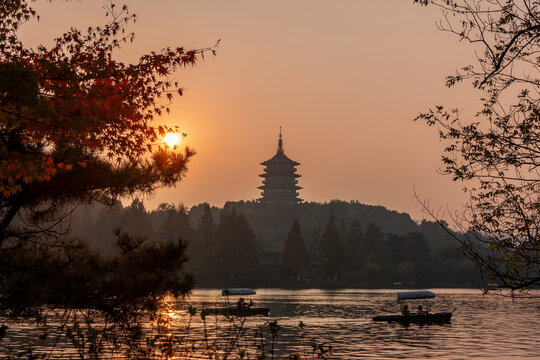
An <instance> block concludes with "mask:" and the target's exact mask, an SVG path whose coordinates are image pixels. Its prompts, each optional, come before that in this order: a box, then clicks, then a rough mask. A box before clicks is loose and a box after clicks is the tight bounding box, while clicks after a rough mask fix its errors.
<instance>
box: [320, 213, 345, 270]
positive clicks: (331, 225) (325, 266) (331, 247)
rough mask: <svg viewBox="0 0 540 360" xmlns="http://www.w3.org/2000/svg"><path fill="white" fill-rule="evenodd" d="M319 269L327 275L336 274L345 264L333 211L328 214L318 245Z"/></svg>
mask: <svg viewBox="0 0 540 360" xmlns="http://www.w3.org/2000/svg"><path fill="white" fill-rule="evenodd" d="M319 257H320V261H321V269H322V271H323V272H324V273H326V274H328V275H338V274H340V273H341V271H342V270H343V267H344V265H345V252H344V249H343V245H342V243H341V239H340V238H339V234H338V231H337V228H336V218H335V216H334V213H333V212H332V213H331V214H330V217H329V218H328V223H327V224H326V228H325V229H324V233H323V235H322V238H321V245H320V254H319Z"/></svg>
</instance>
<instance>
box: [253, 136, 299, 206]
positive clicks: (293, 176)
mask: <svg viewBox="0 0 540 360" xmlns="http://www.w3.org/2000/svg"><path fill="white" fill-rule="evenodd" d="M261 165H264V170H263V173H262V174H261V175H259V176H260V177H262V178H264V180H263V182H262V183H263V184H262V185H261V186H259V189H261V190H262V192H261V195H262V197H261V198H259V201H261V202H268V201H286V202H294V203H298V202H301V201H302V199H300V198H299V197H298V195H299V193H298V190H300V189H302V187H300V186H298V180H297V178H299V177H300V176H301V175H299V174H297V173H296V166H298V165H300V163H298V162H296V161H294V160H291V159H289V158H288V157H287V155H285V153H284V152H283V139H282V138H281V128H280V131H279V141H278V149H277V152H276V155H274V156H273V157H272V158H271V159H270V160H267V161H265V162H262V163H261Z"/></svg>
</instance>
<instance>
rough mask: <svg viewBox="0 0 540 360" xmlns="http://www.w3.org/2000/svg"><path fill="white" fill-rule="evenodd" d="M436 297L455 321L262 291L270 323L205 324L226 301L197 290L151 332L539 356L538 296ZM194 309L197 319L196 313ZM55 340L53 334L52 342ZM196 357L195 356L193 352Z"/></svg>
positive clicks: (383, 354) (442, 293)
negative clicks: (411, 318)
mask: <svg viewBox="0 0 540 360" xmlns="http://www.w3.org/2000/svg"><path fill="white" fill-rule="evenodd" d="M434 292H435V293H436V294H437V298H435V299H433V300H432V301H431V303H432V305H431V310H432V311H452V312H453V313H454V315H453V317H452V322H451V323H450V324H443V325H418V324H410V326H403V325H401V324H398V323H384V322H382V323H379V322H373V321H372V320H371V318H372V317H373V316H374V315H378V314H382V313H397V312H398V311H399V306H398V304H397V302H396V296H395V292H394V291H393V290H353V289H349V290H317V289H312V290H282V289H263V290H259V291H258V294H257V295H256V296H254V297H253V300H254V301H255V302H256V306H261V307H269V308H270V316H269V317H268V318H262V317H253V318H247V319H245V322H243V320H241V319H237V318H231V319H230V320H229V321H226V320H224V319H223V318H221V319H218V318H215V317H208V318H207V319H206V322H203V321H202V320H201V317H200V316H199V313H200V309H201V308H203V307H214V306H216V304H218V305H219V304H223V302H224V300H223V298H222V297H221V291H220V290H197V291H195V292H194V293H193V294H192V295H191V296H190V297H189V298H188V299H186V300H184V301H181V302H177V301H176V300H175V299H173V298H169V299H166V301H165V302H164V303H163V309H162V311H161V313H160V314H161V316H159V317H158V318H156V319H152V320H149V322H148V326H147V331H149V332H151V331H153V330H152V329H153V328H154V327H155V325H157V324H158V323H159V324H160V325H164V329H165V331H166V333H164V335H165V336H166V338H167V339H169V338H170V339H176V340H178V342H179V343H181V344H184V345H186V344H187V345H186V346H192V347H193V348H194V349H196V350H195V351H196V352H197V353H198V354H200V355H202V354H203V352H204V351H207V350H208V348H211V347H212V346H214V348H216V349H217V348H219V347H220V346H221V348H226V347H227V346H228V345H227V341H229V340H230V339H231V337H233V338H234V337H236V336H239V338H240V340H239V341H240V345H241V346H242V347H244V348H250V349H257V346H260V344H261V342H260V340H261V336H263V337H264V339H265V340H266V345H265V346H266V351H269V350H270V348H269V344H270V341H271V337H270V336H269V333H268V328H269V325H268V322H270V321H274V320H277V324H279V326H280V327H281V330H280V333H279V337H278V338H277V339H276V348H275V351H276V353H277V355H279V356H281V355H288V354H291V353H293V352H295V351H298V352H300V353H306V354H309V353H310V352H311V342H312V340H313V339H315V340H316V341H317V343H319V344H321V343H324V344H331V345H332V347H333V357H332V358H335V359H417V358H426V357H436V358H438V359H464V358H480V359H508V358H520V359H521V358H538V351H537V345H538V343H539V342H540V334H539V331H538V329H540V316H539V315H540V301H539V300H538V299H520V300H518V301H516V302H512V300H511V299H506V298H497V297H491V296H483V295H482V294H481V293H480V292H479V291H475V290H463V289H455V290H448V289H440V290H434ZM537 295H540V293H537ZM195 308H196V309H197V314H196V315H195V316H191V315H193V314H194V311H195ZM52 322H54V319H51V323H52ZM299 322H302V323H304V324H305V328H301V327H300V326H299ZM261 329H265V330H266V332H265V335H261V334H260V333H259V332H260V330H261ZM54 335H56V334H53V333H51V334H50V335H49V339H51V338H53V336H54ZM39 336H40V333H39V329H36V328H35V327H34V326H32V325H31V324H20V325H18V326H17V327H16V328H10V331H9V333H8V334H7V336H6V339H4V340H3V341H1V342H0V358H2V356H3V355H5V354H6V352H5V351H6V349H7V346H8V345H9V346H14V345H16V344H23V345H24V344H28V342H33V344H34V345H35V348H36V349H37V350H39V349H41V350H45V348H46V346H47V344H46V341H41V340H39ZM209 344H210V345H211V346H209ZM182 349H184V350H182ZM186 349H187V347H186V348H181V349H180V350H178V351H177V352H176V355H177V357H178V358H182V355H183V354H184V355H185V354H187V352H185V353H184V352H183V351H187V350H186ZM253 351H255V350H253ZM56 354H57V358H69V356H70V355H75V353H74V352H73V349H71V350H70V349H69V347H65V348H64V347H63V345H62V346H60V349H59V351H56ZM253 354H254V352H252V353H251V355H250V357H251V358H253V357H254V356H253ZM267 354H268V352H267ZM190 358H196V357H195V356H193V355H190ZM206 358H208V357H207V356H206Z"/></svg>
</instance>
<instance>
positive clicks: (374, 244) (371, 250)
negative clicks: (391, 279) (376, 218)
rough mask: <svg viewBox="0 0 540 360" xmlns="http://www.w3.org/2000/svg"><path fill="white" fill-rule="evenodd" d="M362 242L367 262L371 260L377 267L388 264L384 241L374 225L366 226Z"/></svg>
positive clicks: (388, 257) (388, 255)
mask: <svg viewBox="0 0 540 360" xmlns="http://www.w3.org/2000/svg"><path fill="white" fill-rule="evenodd" d="M364 242H365V254H366V255H367V257H368V260H369V259H370V258H371V260H374V261H375V262H376V263H377V264H379V265H388V264H390V254H389V252H388V249H387V247H386V243H385V241H384V234H383V233H382V231H381V229H379V228H378V227H377V225H375V224H374V223H369V224H368V227H367V230H366V237H365V240H364Z"/></svg>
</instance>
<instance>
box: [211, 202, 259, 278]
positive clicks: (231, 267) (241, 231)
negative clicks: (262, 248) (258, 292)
mask: <svg viewBox="0 0 540 360" xmlns="http://www.w3.org/2000/svg"><path fill="white" fill-rule="evenodd" d="M216 248H217V252H216V263H217V265H218V270H219V273H218V274H216V275H217V276H221V277H222V278H223V280H225V281H237V280H243V279H247V278H248V277H249V275H250V272H249V271H250V270H253V269H254V268H255V266H256V265H257V247H256V244H255V233H254V232H253V231H252V230H251V228H250V226H249V224H248V222H247V221H246V219H245V218H244V216H243V215H242V214H238V213H237V212H236V209H235V208H234V207H233V208H232V209H231V210H229V209H224V210H223V211H222V212H221V216H220V219H219V224H218V226H217V228H216Z"/></svg>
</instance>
